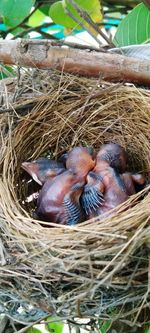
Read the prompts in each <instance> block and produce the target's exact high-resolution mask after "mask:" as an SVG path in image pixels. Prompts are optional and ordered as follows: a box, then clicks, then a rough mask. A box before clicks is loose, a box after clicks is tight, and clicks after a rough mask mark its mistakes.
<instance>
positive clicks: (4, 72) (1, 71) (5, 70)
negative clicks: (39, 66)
mask: <svg viewBox="0 0 150 333" xmlns="http://www.w3.org/2000/svg"><path fill="white" fill-rule="evenodd" d="M15 75H16V73H15V71H14V69H13V67H11V66H4V65H1V67H0V80H2V79H4V78H7V77H13V76H15Z"/></svg>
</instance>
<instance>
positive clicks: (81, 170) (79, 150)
mask: <svg viewBox="0 0 150 333" xmlns="http://www.w3.org/2000/svg"><path fill="white" fill-rule="evenodd" d="M94 166H95V158H94V155H93V151H92V149H91V148H88V147H75V148H73V149H72V150H71V151H70V152H69V153H68V157H67V159H66V168H67V169H68V170H71V171H72V172H74V173H76V175H77V176H78V177H79V179H80V178H81V179H82V178H84V177H85V178H86V176H87V174H88V172H89V171H90V170H92V169H93V168H94Z"/></svg>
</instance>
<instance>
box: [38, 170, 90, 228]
mask: <svg viewBox="0 0 150 333" xmlns="http://www.w3.org/2000/svg"><path fill="white" fill-rule="evenodd" d="M83 186H84V183H81V182H78V181H77V178H76V176H75V175H74V174H73V173H72V172H70V171H66V172H64V173H62V174H60V175H58V176H56V177H55V178H54V179H53V180H52V181H51V180H50V179H47V181H46V182H45V183H44V185H43V187H42V189H41V191H40V194H39V198H38V201H37V209H36V211H35V214H36V216H37V217H38V218H39V219H41V220H44V221H48V222H54V223H59V224H67V225H75V224H77V223H79V222H81V221H82V219H83V212H82V209H81V206H80V203H79V199H80V196H81V193H82V191H83Z"/></svg>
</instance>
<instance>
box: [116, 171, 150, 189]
mask: <svg viewBox="0 0 150 333" xmlns="http://www.w3.org/2000/svg"><path fill="white" fill-rule="evenodd" d="M122 178H123V181H124V183H125V186H126V189H127V192H128V194H129V195H132V194H135V193H137V192H140V191H141V190H143V189H144V188H145V187H146V185H147V184H148V183H147V181H146V179H145V177H144V176H143V175H141V174H138V173H135V174H131V173H127V172H126V173H123V174H122Z"/></svg>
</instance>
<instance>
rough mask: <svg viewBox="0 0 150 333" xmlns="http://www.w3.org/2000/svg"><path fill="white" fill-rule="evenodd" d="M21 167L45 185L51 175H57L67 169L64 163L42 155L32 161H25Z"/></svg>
mask: <svg viewBox="0 0 150 333" xmlns="http://www.w3.org/2000/svg"><path fill="white" fill-rule="evenodd" d="M21 167H22V168H23V169H24V170H25V171H26V172H27V173H28V174H29V175H30V176H31V177H32V178H33V179H34V181H35V182H36V183H38V184H39V185H43V184H44V183H45V181H46V179H47V178H48V177H49V178H51V179H53V178H54V177H55V176H57V175H59V174H61V173H62V172H64V171H65V167H64V164H63V163H61V162H57V161H55V160H49V159H48V158H44V157H41V158H39V159H37V160H35V161H32V162H23V163H22V165H21Z"/></svg>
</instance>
